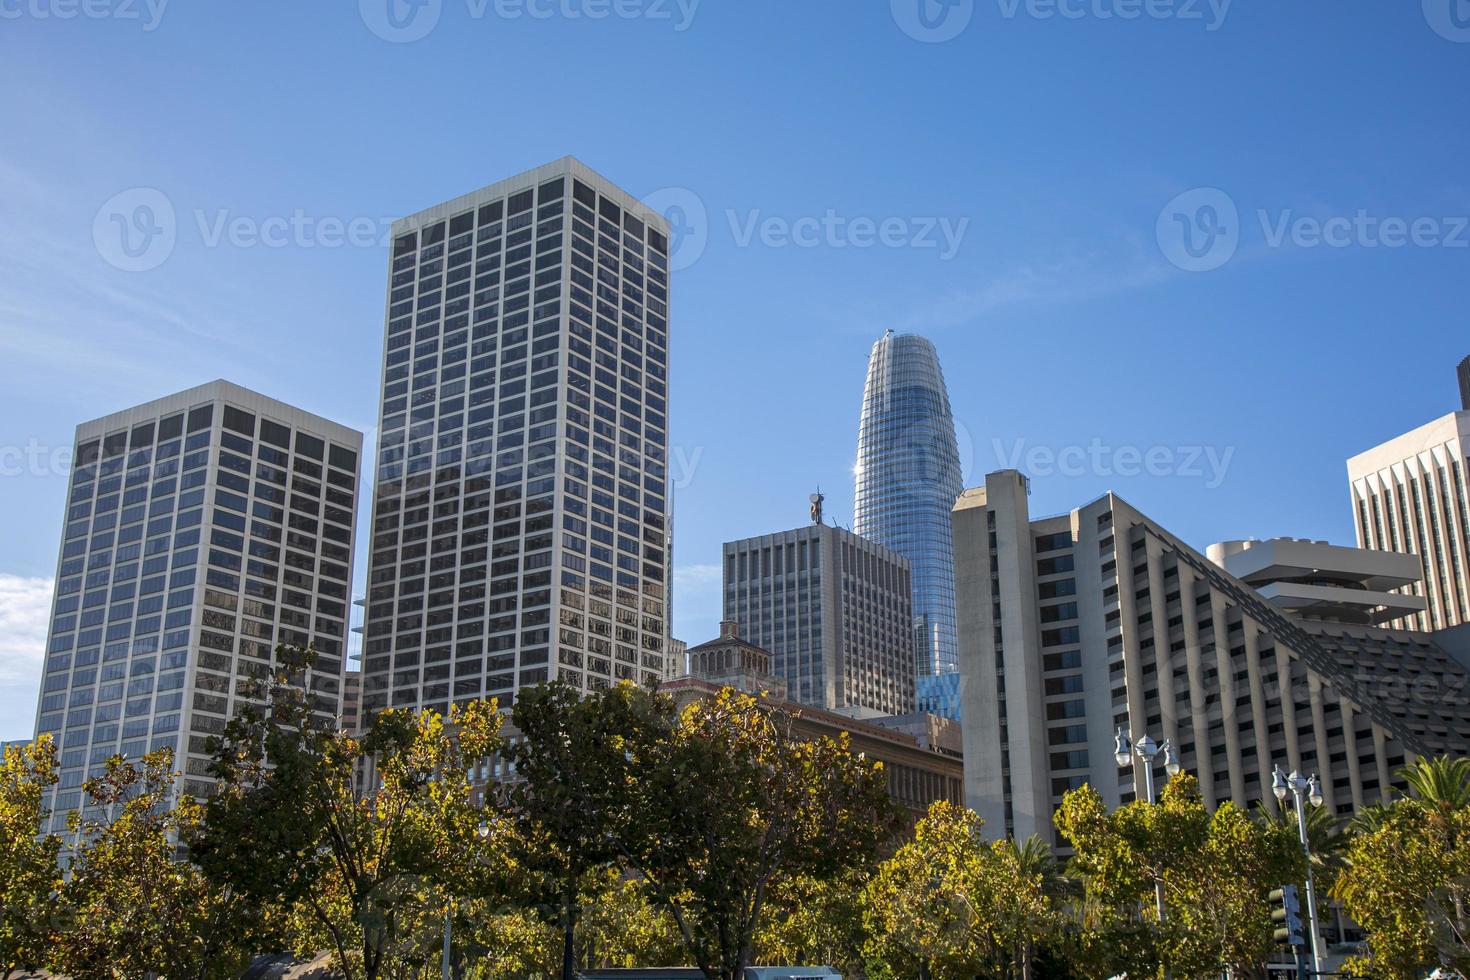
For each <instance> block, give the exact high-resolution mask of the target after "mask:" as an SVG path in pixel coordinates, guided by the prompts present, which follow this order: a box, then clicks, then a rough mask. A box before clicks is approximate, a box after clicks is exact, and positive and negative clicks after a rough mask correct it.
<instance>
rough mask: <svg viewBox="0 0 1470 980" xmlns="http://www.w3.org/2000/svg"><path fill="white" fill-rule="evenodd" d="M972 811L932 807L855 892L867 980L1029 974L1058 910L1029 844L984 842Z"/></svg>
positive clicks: (1038, 856) (947, 979)
mask: <svg viewBox="0 0 1470 980" xmlns="http://www.w3.org/2000/svg"><path fill="white" fill-rule="evenodd" d="M983 823H984V821H982V820H981V819H980V816H979V815H978V814H976V813H975V812H974V811H972V810H967V809H965V808H963V807H958V806H955V805H954V804H952V803H949V802H947V801H943V800H940V801H938V802H936V803H934V804H933V805H932V806H930V808H929V813H928V815H927V816H926V817H925V818H924V819H923V820H920V821H919V823H918V825H917V826H916V827H915V828H914V839H913V840H912V841H910V842H909V843H907V844H904V845H903V846H902V847H900V848H899V849H898V851H897V852H896V853H895V854H894V855H893V857H892V858H890V859H889V860H887V861H885V862H883V864H882V865H880V866H879V868H878V873H877V874H876V875H874V877H873V879H872V881H870V882H869V883H868V887H867V889H866V891H865V893H864V921H865V923H866V925H867V928H868V932H869V935H870V937H871V938H870V940H869V944H868V955H869V959H870V961H871V963H870V974H871V975H872V976H874V977H885V978H886V977H892V978H901V977H913V976H918V977H932V978H934V980H961V978H970V977H976V976H980V977H987V978H997V980H1000V978H1012V977H1016V978H1019V977H1030V976H1032V963H1033V955H1034V951H1035V948H1036V946H1037V944H1038V943H1041V942H1043V941H1045V940H1046V939H1048V938H1050V937H1051V936H1053V935H1054V934H1055V933H1056V931H1057V929H1058V927H1059V919H1058V915H1057V909H1056V907H1055V905H1054V903H1053V900H1052V898H1051V896H1050V895H1049V894H1048V892H1047V887H1046V885H1047V875H1048V872H1049V869H1048V868H1047V867H1046V865H1045V862H1043V861H1042V860H1041V850H1040V849H1039V848H1038V847H1037V845H1035V844H1028V845H1027V846H1025V847H1017V846H1016V844H1015V843H1014V842H1013V841H1010V840H999V841H991V842H986V841H985V840H984V839H982V838H981V836H980V829H981V827H982V825H983Z"/></svg>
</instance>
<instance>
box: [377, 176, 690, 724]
mask: <svg viewBox="0 0 1470 980" xmlns="http://www.w3.org/2000/svg"><path fill="white" fill-rule="evenodd" d="M393 240H394V241H393V254H392V257H391V259H390V270H389V284H388V296H387V325H386V349H385V356H384V363H383V392H382V413H381V422H380V426H379V429H380V431H379V443H378V473H377V480H376V489H375V493H374V500H373V529H372V539H371V548H370V558H369V579H368V595H367V615H366V623H365V640H364V655H363V721H364V724H366V723H367V721H368V719H369V718H370V717H371V715H372V713H373V712H375V711H378V710H381V709H382V708H385V707H389V706H393V707H431V708H435V709H440V710H446V709H447V708H448V706H449V705H450V704H451V703H452V702H455V701H468V700H473V699H477V698H486V697H499V698H501V699H502V701H503V702H508V701H509V698H510V695H512V694H513V692H514V691H515V690H516V689H518V688H519V687H521V686H523V685H529V684H538V683H541V682H543V681H547V680H550V679H553V678H559V679H561V680H564V681H568V682H570V683H572V684H575V685H576V686H577V687H579V688H581V689H583V690H595V689H598V688H602V687H606V686H607V685H610V684H613V683H615V682H617V681H619V680H629V681H636V682H639V683H643V682H647V681H650V680H657V679H659V678H661V677H663V676H664V674H665V654H666V650H667V649H668V643H667V635H668V630H667V615H666V613H667V603H668V577H669V575H668V573H669V548H668V530H669V528H668V523H669V506H668V487H667V484H666V476H665V466H666V459H667V452H668V370H667V368H668V288H669V281H668V250H669V242H668V226H667V223H666V222H665V221H664V219H663V218H662V217H661V216H660V215H658V214H657V213H655V212H654V211H652V210H650V209H648V208H646V207H644V206H643V205H641V204H640V203H639V202H638V201H637V200H636V199H634V198H633V197H632V196H631V195H628V194H626V193H624V192H623V191H621V190H619V189H618V188H617V187H615V186H613V185H612V184H611V183H609V182H608V181H606V180H604V179H603V178H602V177H600V176H598V175H597V174H595V173H593V172H592V171H591V170H589V169H588V168H587V167H585V166H583V165H582V164H581V163H579V162H577V161H576V160H573V159H571V158H570V157H567V158H563V159H561V160H558V161H556V162H554V163H550V164H547V165H546V166H543V167H539V168H537V169H536V170H532V171H530V172H528V173H524V174H521V175H519V176H516V177H512V178H510V179H508V180H503V181H501V182H499V183H496V184H492V185H490V186H489V187H486V188H483V189H481V190H478V191H475V192H474V193H472V194H467V195H465V196H463V197H460V198H456V199H455V200H453V201H449V202H447V203H445V204H441V205H438V206H437V207H433V208H430V209H428V210H426V211H422V212H420V213H418V214H415V215H413V216H411V217H408V218H404V219H402V220H400V221H398V222H396V223H395V224H394V226H393Z"/></svg>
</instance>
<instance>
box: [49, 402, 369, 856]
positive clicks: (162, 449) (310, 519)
mask: <svg viewBox="0 0 1470 980" xmlns="http://www.w3.org/2000/svg"><path fill="white" fill-rule="evenodd" d="M361 453H362V434H361V433H360V432H357V431H355V430H353V429H349V428H347V427H346V426H342V425H338V424H337V423H335V422H330V421H328V420H326V419H323V418H320V417H318V416H315V415H312V414H310V413H307V412H304V411H302V410H300V409H298V408H293V407H292V406H290V405H286V404H284V403H282V402H278V401H275V400H274V399H271V398H267V397H265V396H263V395H260V394H257V393H255V392H253V391H249V390H247V389H245V388H241V387H238V386H236V385H232V384H230V383H228V382H225V381H215V382H212V383H210V384H207V385H202V386H200V387H197V388H191V389H189V390H188V391H184V392H180V393H179V394H176V395H171V396H169V397H167V398H162V399H159V400H158V401H153V402H149V403H147V404H145V405H140V406H138V407H136V408H132V409H128V410H126V411H123V412H118V413H116V414H113V415H108V416H106V417H105V418H101V419H97V420H95V421H92V422H86V423H83V424H82V425H80V426H78V427H77V432H76V448H75V455H74V457H73V459H74V462H73V467H72V473H71V482H70V495H69V497H68V501H67V516H66V525H65V528H64V530H63V532H62V542H61V549H60V555H59V558H58V562H57V571H56V583H57V584H56V596H55V599H54V604H53V609H52V620H51V626H50V631H49V638H48V641H47V654H46V666H45V674H44V676H43V679H42V683H41V693H40V703H39V706H38V711H37V719H36V734H37V735H40V734H42V733H49V734H52V735H54V736H55V737H56V739H57V742H58V746H59V749H60V761H61V768H60V783H59V785H58V786H57V787H56V789H55V796H54V798H52V799H51V800H49V801H48V805H49V808H50V809H51V810H52V811H53V814H54V815H53V817H52V828H53V829H57V830H59V829H61V828H62V827H64V825H65V818H66V814H67V812H68V811H70V810H74V809H77V808H78V806H79V805H80V804H81V802H82V799H81V797H82V791H81V785H82V783H83V781H84V780H85V779H87V778H88V777H89V776H90V775H95V774H97V773H98V772H100V769H101V766H102V764H103V763H104V762H105V761H106V760H107V759H108V758H109V757H110V756H112V755H116V754H122V755H125V756H129V757H137V756H140V755H142V754H144V753H145V752H149V751H152V750H154V749H158V748H164V747H167V748H171V749H172V750H173V751H174V758H175V760H176V762H175V764H176V765H177V766H179V767H180V768H181V769H182V770H183V772H184V789H185V790H186V791H187V792H190V793H194V794H196V795H203V794H205V793H207V792H208V790H209V785H210V782H209V779H208V777H207V775H206V765H207V763H208V761H209V755H208V752H207V751H206V745H205V743H206V741H207V739H208V738H209V736H211V735H217V734H219V733H220V732H221V731H222V730H223V729H224V725H225V722H226V721H227V720H228V719H229V718H230V717H231V716H232V715H233V714H234V713H235V711H236V709H237V708H238V707H239V706H240V705H241V704H243V703H258V697H259V695H260V693H261V691H260V690H259V688H258V687H257V685H256V682H258V681H260V680H262V679H265V678H268V677H269V675H270V668H271V665H272V663H273V651H274V647H275V645H276V644H279V643H288V644H311V645H313V646H314V647H315V648H316V650H317V652H318V655H319V656H318V659H317V661H316V663H315V665H314V668H313V669H312V670H311V671H310V673H309V676H308V677H307V678H305V679H304V681H303V683H305V684H307V685H309V688H310V691H311V693H312V695H313V697H314V700H315V707H316V711H317V712H318V714H319V715H321V716H322V718H323V719H324V720H325V719H335V718H336V717H337V715H338V713H339V712H340V710H341V697H342V677H343V670H344V659H345V656H346V635H347V626H348V621H349V614H348V609H349V606H348V590H349V588H350V586H351V582H352V558H353V555H352V548H353V540H354V529H355V525H354V518H355V515H356V506H357V486H358V466H359V459H360V457H361Z"/></svg>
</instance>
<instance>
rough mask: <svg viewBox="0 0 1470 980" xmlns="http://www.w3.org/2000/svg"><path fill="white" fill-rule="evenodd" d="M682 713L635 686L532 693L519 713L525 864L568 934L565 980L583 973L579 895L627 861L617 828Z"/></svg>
mask: <svg viewBox="0 0 1470 980" xmlns="http://www.w3.org/2000/svg"><path fill="white" fill-rule="evenodd" d="M671 718H672V706H671V704H670V703H669V702H668V699H667V698H659V697H657V696H656V695H651V694H649V693H648V692H646V691H643V690H640V689H639V688H637V687H634V686H633V685H631V684H619V685H617V686H616V687H613V688H611V689H608V690H606V691H603V692H600V693H591V694H588V695H587V696H586V697H583V696H582V694H581V692H580V691H578V690H577V689H576V688H574V687H572V686H570V685H568V684H563V683H556V682H553V683H551V684H547V685H541V686H538V687H532V688H527V689H524V690H522V691H521V692H520V693H519V695H518V696H517V698H516V703H515V707H514V709H513V710H512V713H511V723H512V724H513V725H514V726H515V728H516V730H517V732H519V734H520V737H519V738H518V739H516V740H514V741H513V742H512V743H511V744H510V745H509V746H508V747H507V749H506V755H507V757H508V758H509V759H510V760H511V761H512V762H513V763H514V765H515V771H516V777H517V779H516V781H515V782H514V783H512V784H511V786H510V788H509V792H508V795H509V801H510V809H511V812H512V814H513V815H514V818H515V820H516V822H517V825H518V830H519V835H518V839H520V840H522V841H524V842H525V843H526V844H527V845H528V846H527V847H525V848H523V849H521V850H520V852H519V855H518V856H519V859H520V864H521V866H522V867H523V868H524V869H526V871H527V873H528V876H529V879H528V882H527V884H528V885H529V889H528V890H529V891H530V892H531V893H532V895H533V902H534V904H535V905H536V906H537V907H540V908H545V909H547V910H548V911H552V910H554V914H553V915H552V916H550V918H551V919H552V921H555V922H557V923H558V925H559V927H560V929H561V934H562V964H561V975H562V977H563V980H572V977H573V974H574V972H575V970H576V928H577V919H578V915H579V912H580V905H579V902H578V895H579V893H580V892H581V890H582V889H583V887H584V885H585V883H586V881H587V879H588V877H589V876H591V875H594V874H595V873H597V872H599V871H601V870H602V869H604V868H606V867H609V866H610V865H611V864H612V863H613V862H614V861H616V860H617V857H618V850H617V847H616V842H615V836H614V834H613V826H614V823H615V822H616V821H619V820H623V819H626V814H627V811H628V808H629V804H630V802H631V795H630V794H631V792H632V787H633V784H634V780H635V777H636V773H637V772H638V769H639V766H640V765H641V760H642V759H643V758H646V757H648V756H649V755H650V754H651V750H652V746H653V744H654V743H655V742H656V741H657V740H658V739H659V738H661V737H664V736H665V735H666V734H667V733H668V731H669V728H670V723H671Z"/></svg>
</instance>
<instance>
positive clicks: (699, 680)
mask: <svg viewBox="0 0 1470 980" xmlns="http://www.w3.org/2000/svg"><path fill="white" fill-rule="evenodd" d="M778 659H779V658H778V657H777V656H775V655H774V654H772V653H771V652H770V651H768V650H765V649H762V648H761V647H759V646H756V645H755V644H753V643H751V642H749V641H748V640H747V639H745V638H744V637H742V636H741V635H740V630H739V628H738V626H737V624H736V623H734V622H730V621H726V622H723V623H721V624H720V635H719V637H717V638H716V639H713V640H710V641H709V642H707V643H701V644H699V645H698V646H693V647H690V648H689V663H688V669H687V670H684V671H682V672H681V673H680V674H679V676H677V677H674V678H673V679H671V680H670V681H669V682H668V683H666V684H664V685H663V687H662V688H660V690H661V691H662V692H663V693H665V694H668V695H670V696H671V697H673V699H674V703H675V704H676V705H677V706H678V707H680V708H681V709H682V708H683V707H684V706H685V705H688V704H690V703H692V702H694V701H697V700H700V699H705V698H713V697H716V696H717V695H718V694H719V693H720V691H721V690H723V689H724V688H726V687H731V688H734V689H735V690H737V691H741V692H743V693H747V694H757V695H764V697H765V699H766V704H767V705H769V706H770V707H771V708H772V709H773V710H774V711H775V712H776V714H777V717H784V718H785V719H786V720H787V721H788V723H789V724H790V726H791V731H792V734H794V735H795V736H796V737H797V738H823V737H826V738H839V737H841V736H843V735H846V736H847V738H848V739H849V744H850V748H851V751H853V752H854V753H862V755H864V756H865V757H866V758H869V759H873V760H876V761H877V762H880V763H882V765H883V770H884V774H885V775H886V776H887V777H888V792H889V795H890V796H891V797H892V798H893V801H894V802H895V803H897V804H899V805H900V806H902V807H904V808H905V809H907V811H908V813H909V816H910V819H911V820H918V819H920V818H921V817H923V816H924V814H925V813H927V812H928V810H929V806H930V805H931V804H932V803H934V802H935V801H937V800H946V801H948V802H950V803H956V804H957V803H960V802H961V801H962V799H963V794H964V767H963V765H962V763H961V757H960V744H959V732H958V731H957V729H958V726H957V725H956V724H955V723H954V722H952V721H950V720H949V719H947V718H936V717H934V716H933V715H913V714H910V715H903V716H892V715H885V716H883V717H881V718H869V719H857V718H854V717H852V715H851V714H849V713H847V712H839V711H832V710H829V709H824V708H822V707H821V706H820V705H817V706H813V705H811V704H809V703H804V702H801V701H798V700H797V699H796V698H793V697H791V696H790V695H788V694H785V693H784V692H783V681H782V678H781V674H780V668H779V667H778V666H776V661H777V660H778Z"/></svg>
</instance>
